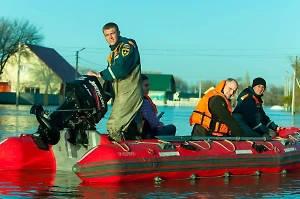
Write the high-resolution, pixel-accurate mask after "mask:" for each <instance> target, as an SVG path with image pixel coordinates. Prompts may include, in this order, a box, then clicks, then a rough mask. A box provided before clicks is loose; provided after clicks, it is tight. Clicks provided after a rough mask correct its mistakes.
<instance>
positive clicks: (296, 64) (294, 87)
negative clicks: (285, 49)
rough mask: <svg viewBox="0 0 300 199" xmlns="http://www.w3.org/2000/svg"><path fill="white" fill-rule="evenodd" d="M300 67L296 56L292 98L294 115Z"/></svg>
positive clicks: (293, 112)
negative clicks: (297, 77) (299, 68)
mask: <svg viewBox="0 0 300 199" xmlns="http://www.w3.org/2000/svg"><path fill="white" fill-rule="evenodd" d="M297 67H298V56H296V62H295V69H294V78H293V96H292V114H293V115H294V114H295V112H296V111H295V102H296V101H295V97H296V75H297Z"/></svg>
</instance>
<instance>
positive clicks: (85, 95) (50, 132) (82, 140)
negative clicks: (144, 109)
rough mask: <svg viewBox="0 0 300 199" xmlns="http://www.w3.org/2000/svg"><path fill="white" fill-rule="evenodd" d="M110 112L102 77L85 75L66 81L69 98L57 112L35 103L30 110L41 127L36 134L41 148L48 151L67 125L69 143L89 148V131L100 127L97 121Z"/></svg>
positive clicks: (34, 135) (36, 140)
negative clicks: (97, 125)
mask: <svg viewBox="0 0 300 199" xmlns="http://www.w3.org/2000/svg"><path fill="white" fill-rule="evenodd" d="M106 112H107V101H106V97H105V95H104V91H103V89H102V86H101V84H100V82H99V81H98V79H97V78H96V77H94V76H87V75H83V76H81V77H79V78H77V79H76V80H74V81H73V82H71V83H67V84H66V89H65V100H64V102H63V103H62V104H61V106H59V107H58V108H57V109H56V110H54V111H53V112H50V111H47V110H44V108H43V106H42V105H33V106H32V107H31V110H30V113H31V114H35V115H36V119H37V121H38V122H39V127H38V130H37V132H36V133H34V134H33V135H32V138H33V140H34V141H35V143H36V144H37V146H38V147H39V148H40V149H44V150H48V149H49V147H48V145H49V144H50V145H55V144H57V143H58V142H59V140H60V131H61V130H63V129H65V128H67V129H68V130H69V132H70V138H69V139H68V141H69V142H71V143H72V144H74V145H76V144H82V145H83V146H85V147H87V145H88V137H87V134H86V133H85V131H86V130H96V124H97V123H98V122H99V121H100V120H101V119H102V118H103V117H104V115H105V114H106Z"/></svg>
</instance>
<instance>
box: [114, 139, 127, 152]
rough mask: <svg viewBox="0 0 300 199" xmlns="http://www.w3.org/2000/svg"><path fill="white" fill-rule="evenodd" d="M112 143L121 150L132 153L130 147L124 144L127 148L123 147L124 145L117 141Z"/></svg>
mask: <svg viewBox="0 0 300 199" xmlns="http://www.w3.org/2000/svg"><path fill="white" fill-rule="evenodd" d="M112 143H113V144H115V145H118V146H119V147H121V149H123V150H124V151H126V152H129V151H130V148H129V146H128V145H127V144H126V143H124V146H125V147H123V146H122V144H120V143H119V142H116V141H112Z"/></svg>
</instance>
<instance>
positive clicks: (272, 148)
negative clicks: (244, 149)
mask: <svg viewBox="0 0 300 199" xmlns="http://www.w3.org/2000/svg"><path fill="white" fill-rule="evenodd" d="M247 142H249V143H250V144H251V146H253V144H255V142H252V141H249V140H248V141H247ZM265 143H267V144H269V145H271V147H268V146H267V145H266V144H259V145H260V146H263V147H265V148H266V149H268V150H270V151H275V152H278V153H280V152H281V151H280V149H279V148H277V147H276V146H274V145H273V144H272V143H271V142H268V141H266V142H265ZM255 145H256V144H255Z"/></svg>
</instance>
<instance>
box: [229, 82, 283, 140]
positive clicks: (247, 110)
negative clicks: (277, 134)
mask: <svg viewBox="0 0 300 199" xmlns="http://www.w3.org/2000/svg"><path fill="white" fill-rule="evenodd" d="M266 87H267V83H266V81H265V80H264V79H263V78H261V77H257V78H255V79H254V80H253V82H252V86H249V87H248V88H245V89H244V90H243V91H242V92H241V93H240V94H239V96H238V98H237V106H236V107H235V109H234V111H233V118H234V119H235V120H236V121H237V122H238V124H239V125H240V126H241V128H242V129H243V130H244V132H246V133H247V135H246V136H252V137H253V136H255V137H256V136H265V137H269V129H272V130H274V131H278V130H281V129H282V128H283V127H282V126H278V125H277V124H275V122H273V121H272V120H270V118H269V117H268V116H267V115H266V113H265V111H264V109H263V106H262V104H263V100H262V97H263V95H264V92H265V89H266Z"/></svg>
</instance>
